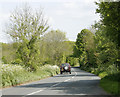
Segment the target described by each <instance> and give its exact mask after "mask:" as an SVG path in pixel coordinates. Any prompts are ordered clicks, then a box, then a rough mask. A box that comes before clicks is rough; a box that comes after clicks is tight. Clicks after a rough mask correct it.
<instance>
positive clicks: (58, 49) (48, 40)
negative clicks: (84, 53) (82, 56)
mask: <svg viewBox="0 0 120 97" xmlns="http://www.w3.org/2000/svg"><path fill="white" fill-rule="evenodd" d="M73 44H74V42H71V41H68V40H67V38H66V35H65V33H64V32H62V31H60V30H51V31H49V32H48V33H46V34H45V35H44V36H43V37H42V38H41V40H40V53H41V56H40V58H41V59H42V60H43V63H44V62H45V63H49V64H57V65H60V64H61V63H65V61H66V56H69V55H71V54H72V50H73Z"/></svg>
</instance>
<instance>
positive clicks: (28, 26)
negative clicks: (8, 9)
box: [2, 4, 77, 71]
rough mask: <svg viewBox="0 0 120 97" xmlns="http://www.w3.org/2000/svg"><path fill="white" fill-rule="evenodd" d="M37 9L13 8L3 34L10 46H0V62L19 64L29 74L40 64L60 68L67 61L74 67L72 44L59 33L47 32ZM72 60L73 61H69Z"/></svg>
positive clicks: (63, 34) (55, 31)
mask: <svg viewBox="0 0 120 97" xmlns="http://www.w3.org/2000/svg"><path fill="white" fill-rule="evenodd" d="M48 29H49V25H48V22H47V20H46V19H45V17H44V15H43V11H42V10H41V9H37V10H33V9H32V8H31V7H30V6H29V5H28V4H26V5H25V6H23V8H18V9H15V10H14V12H13V13H11V16H10V22H9V23H8V26H6V29H5V32H6V33H7V34H8V35H10V37H11V38H12V39H13V43H2V62H3V63H4V64H19V65H22V66H23V67H25V68H28V67H29V68H30V71H36V70H37V68H39V67H40V66H42V65H44V64H53V65H58V66H59V65H60V64H61V63H65V62H70V63H71V65H74V64H75V62H77V61H76V59H75V58H69V57H70V55H72V54H73V45H74V42H72V41H69V40H68V39H67V38H66V34H65V32H63V31H60V30H51V31H50V30H49V31H48ZM74 59H75V62H73V61H74Z"/></svg>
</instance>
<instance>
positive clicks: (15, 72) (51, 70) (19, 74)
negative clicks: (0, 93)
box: [0, 64, 59, 87]
mask: <svg viewBox="0 0 120 97" xmlns="http://www.w3.org/2000/svg"><path fill="white" fill-rule="evenodd" d="M0 68H1V73H2V87H7V86H14V85H18V84H21V83H25V82H28V81H34V80H39V79H42V78H45V77H48V76H54V75H55V74H57V73H59V67H58V66H56V65H55V66H51V65H45V66H42V67H39V68H38V69H37V71H36V72H28V70H29V68H26V69H25V68H23V67H22V66H20V65H13V64H2V65H0Z"/></svg>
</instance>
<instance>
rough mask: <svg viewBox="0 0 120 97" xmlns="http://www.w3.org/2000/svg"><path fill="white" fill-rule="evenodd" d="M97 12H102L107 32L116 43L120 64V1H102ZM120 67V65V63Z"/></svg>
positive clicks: (103, 23) (119, 62)
mask: <svg viewBox="0 0 120 97" xmlns="http://www.w3.org/2000/svg"><path fill="white" fill-rule="evenodd" d="M112 1H113V0H112ZM96 5H98V9H96V12H97V13H100V16H101V23H102V25H104V28H105V32H104V33H105V34H106V36H107V38H109V39H110V40H111V41H112V42H113V43H115V44H116V48H117V50H118V58H117V59H116V62H117V63H118V65H119V64H120V56H119V52H120V22H118V21H120V18H119V17H120V3H119V2H100V3H97V2H96ZM119 67H120V65H119Z"/></svg>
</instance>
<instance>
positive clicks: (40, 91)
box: [27, 89, 44, 95]
mask: <svg viewBox="0 0 120 97" xmlns="http://www.w3.org/2000/svg"><path fill="white" fill-rule="evenodd" d="M43 90H44V89H43ZM43 90H39V91H36V92H32V93H30V94H27V95H33V94H36V93H39V92H41V91H43Z"/></svg>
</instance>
